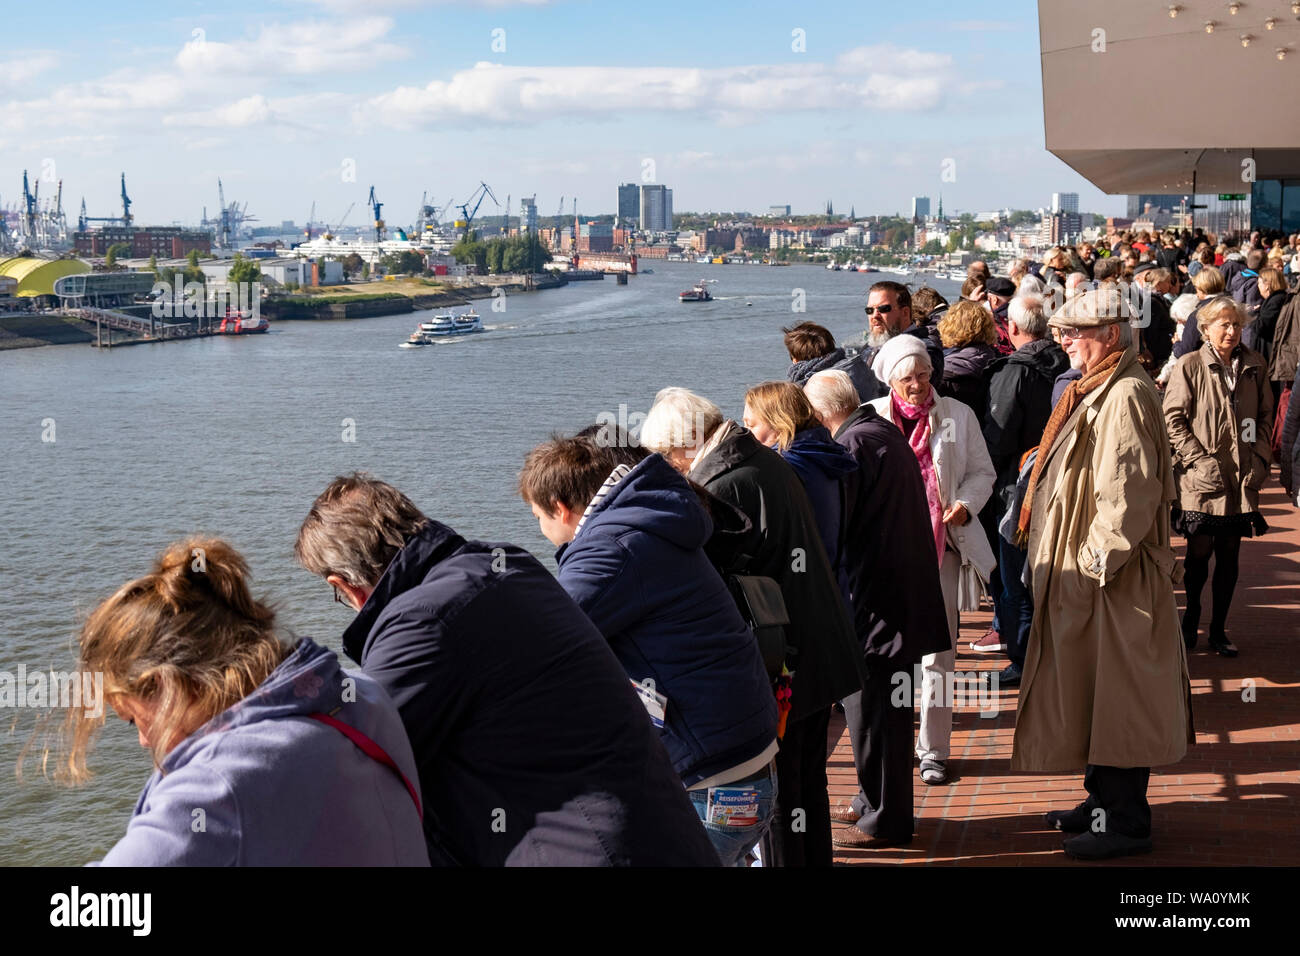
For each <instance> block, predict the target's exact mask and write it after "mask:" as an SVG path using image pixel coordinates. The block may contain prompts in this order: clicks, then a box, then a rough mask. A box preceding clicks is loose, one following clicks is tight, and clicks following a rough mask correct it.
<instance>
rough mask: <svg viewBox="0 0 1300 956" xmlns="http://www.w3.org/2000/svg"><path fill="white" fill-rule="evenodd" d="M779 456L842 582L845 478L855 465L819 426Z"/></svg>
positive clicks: (796, 438) (801, 434) (800, 434)
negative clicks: (795, 479) (789, 470)
mask: <svg viewBox="0 0 1300 956" xmlns="http://www.w3.org/2000/svg"><path fill="white" fill-rule="evenodd" d="M781 457H782V458H784V459H785V460H786V461H787V462H789V463H790V467H791V468H793V469H794V472H795V474H796V475H798V476H799V480H800V481H802V482H803V490H804V491H806V492H808V500H809V501H810V502H811V503H812V508H813V515H814V516H815V517H816V518H817V530H818V531H819V532H821V538H822V544H824V545H826V556H827V557H828V558H830V562H831V567H833V568H834V569H835V572H836V576H837V577H838V578H840V579H841V581H843V575H842V574H841V569H840V566H839V556H840V536H841V533H842V529H843V522H844V476H845V475H847V474H849V473H850V472H853V471H857V470H858V463H857V461H856V460H855V459H854V457H853V456H852V455H850V454H849V453H848V452H847V451H845V450H844V446H843V445H841V444H840V443H839V442H837V441H836V440H835V439H833V438H831V433H830V432H829V431H827V430H826V429H825V428H823V427H822V426H820V425H818V426H817V427H816V428H805V429H804V430H803V431H801V432H797V433H796V434H795V436H794V441H792V442H791V443H790V447H789V448H787V449H786V450H785V451H783V452H781ZM841 590H845V589H844V588H841ZM847 599H848V593H847V590H846V591H845V600H847Z"/></svg>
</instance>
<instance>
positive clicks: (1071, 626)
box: [1011, 288, 1194, 859]
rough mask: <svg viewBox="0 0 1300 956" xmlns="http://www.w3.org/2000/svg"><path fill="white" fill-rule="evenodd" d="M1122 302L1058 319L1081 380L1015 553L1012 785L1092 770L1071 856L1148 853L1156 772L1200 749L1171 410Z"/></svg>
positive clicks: (1056, 821)
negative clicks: (1182, 599)
mask: <svg viewBox="0 0 1300 956" xmlns="http://www.w3.org/2000/svg"><path fill="white" fill-rule="evenodd" d="M1126 319H1127V309H1126V305H1125V303H1124V302H1123V300H1122V297H1121V295H1120V294H1119V293H1118V292H1117V291H1115V290H1113V289H1106V288H1102V289H1098V290H1095V291H1091V292H1087V293H1084V294H1083V295H1081V296H1078V297H1076V298H1075V299H1072V300H1070V302H1068V303H1066V305H1065V306H1064V307H1063V308H1062V309H1061V310H1060V311H1059V312H1058V313H1057V314H1056V315H1055V316H1054V317H1053V318H1052V320H1051V323H1050V324H1052V325H1053V326H1055V327H1058V328H1059V329H1060V332H1061V342H1062V345H1063V347H1064V348H1065V351H1066V354H1067V355H1069V356H1070V363H1071V365H1072V366H1073V367H1075V368H1077V369H1079V370H1080V371H1081V372H1082V377H1081V378H1080V379H1079V380H1078V381H1076V382H1073V383H1072V384H1071V385H1070V386H1069V387H1068V388H1067V389H1066V391H1065V393H1064V395H1062V397H1061V400H1060V401H1059V402H1058V403H1057V405H1056V407H1055V408H1054V409H1053V411H1052V415H1051V417H1050V418H1049V420H1048V423H1047V427H1046V429H1045V430H1044V433H1043V441H1042V444H1041V445H1040V446H1039V454H1038V459H1037V462H1036V464H1035V466H1034V471H1033V473H1032V475H1031V477H1030V481H1029V488H1028V491H1027V493H1026V496H1025V504H1024V506H1023V507H1022V509H1021V513H1020V520H1019V523H1018V525H1017V537H1018V539H1019V540H1020V541H1021V542H1027V545H1028V555H1027V559H1028V563H1029V567H1030V570H1031V580H1030V588H1031V591H1032V594H1033V599H1034V607H1035V609H1036V610H1037V613H1036V614H1035V615H1034V619H1033V624H1032V625H1031V628H1030V634H1029V651H1028V654H1027V656H1026V660H1025V671H1024V678H1023V681H1022V685H1021V692H1020V708H1019V713H1018V715H1017V719H1016V731H1015V742H1014V746H1013V750H1012V756H1011V769H1012V770H1020V771H1035V772H1040V773H1043V772H1060V771H1065V770H1077V769H1078V768H1079V767H1083V768H1084V787H1085V789H1086V790H1087V791H1088V797H1087V799H1086V800H1084V801H1083V802H1082V803H1080V804H1079V805H1078V806H1076V807H1075V808H1074V809H1072V810H1068V811H1053V812H1051V813H1049V814H1047V821H1048V823H1049V824H1050V825H1052V826H1053V827H1056V828H1058V829H1061V830H1064V831H1066V832H1071V833H1076V834H1078V835H1077V836H1073V837H1071V838H1070V839H1067V840H1066V841H1065V843H1064V849H1065V851H1066V853H1067V854H1069V855H1070V856H1073V857H1076V858H1081V859H1105V858H1108V857H1114V856H1123V855H1127V854H1130V853H1142V852H1147V851H1149V850H1150V849H1151V808H1150V806H1149V804H1148V803H1147V799H1146V790H1147V783H1148V779H1149V776H1150V770H1151V767H1153V766H1158V765H1162V764H1171V763H1176V762H1177V761H1178V760H1180V759H1182V757H1183V755H1184V754H1185V753H1186V752H1187V746H1188V744H1189V743H1191V742H1192V741H1193V740H1194V737H1193V732H1192V722H1191V698H1190V687H1189V682H1188V677H1187V655H1186V650H1185V649H1184V647H1183V641H1182V635H1181V633H1180V630H1179V623H1178V608H1177V605H1176V603H1175V600H1174V584H1175V571H1174V569H1175V559H1174V552H1173V550H1172V548H1171V547H1170V542H1169V514H1170V505H1171V503H1172V501H1173V500H1174V497H1175V494H1176V492H1175V487H1174V480H1173V468H1172V463H1171V452H1170V445H1169V436H1168V434H1167V433H1166V431H1165V424H1164V416H1163V414H1162V411H1161V403H1160V399H1159V397H1158V396H1157V395H1156V392H1155V389H1154V388H1153V386H1152V384H1151V380H1150V379H1149V378H1148V377H1147V376H1146V374H1145V373H1144V372H1143V371H1142V369H1141V366H1140V365H1139V364H1138V359H1137V353H1136V351H1135V350H1134V348H1133V330H1132V327H1131V326H1130V325H1129V324H1128V322H1127V321H1126Z"/></svg>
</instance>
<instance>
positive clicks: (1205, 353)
mask: <svg viewBox="0 0 1300 956" xmlns="http://www.w3.org/2000/svg"><path fill="white" fill-rule="evenodd" d="M1196 321H1197V325H1198V327H1199V329H1200V333H1201V338H1202V340H1203V341H1202V345H1201V347H1200V348H1199V349H1197V350H1196V351H1195V352H1191V353H1189V354H1187V355H1184V356H1183V357H1182V358H1180V359H1179V360H1178V364H1177V365H1176V366H1174V370H1173V372H1172V373H1171V374H1170V376H1169V385H1168V387H1167V388H1166V390H1165V403H1164V411H1165V425H1166V427H1167V428H1168V431H1169V440H1170V441H1171V442H1172V443H1173V450H1174V458H1175V467H1174V477H1175V479H1176V480H1177V482H1178V503H1177V505H1176V506H1175V509H1174V510H1175V513H1174V519H1173V523H1172V525H1173V528H1174V530H1175V531H1177V532H1178V533H1179V534H1182V535H1184V536H1185V537H1186V538H1187V555H1186V558H1185V559H1184V562H1183V564H1184V577H1183V586H1184V588H1185V590H1186V592H1187V609H1186V611H1184V613H1183V641H1184V643H1185V644H1186V645H1187V649H1188V650H1191V649H1192V648H1193V647H1195V646H1196V637H1197V629H1198V628H1199V626H1200V621H1201V591H1202V590H1203V589H1204V587H1205V579H1206V578H1207V577H1208V576H1209V570H1210V567H1209V566H1210V556H1211V555H1213V556H1214V580H1213V583H1212V584H1211V586H1210V592H1211V594H1212V596H1213V600H1214V609H1213V612H1212V616H1211V618H1210V635H1209V636H1210V646H1211V647H1212V648H1213V649H1214V650H1215V652H1216V653H1218V654H1221V655H1222V656H1224V657H1236V656H1237V648H1236V647H1235V646H1234V645H1233V643H1232V641H1230V640H1228V635H1227V633H1226V632H1225V628H1226V625H1227V621H1228V606H1229V605H1230V604H1231V602H1232V592H1233V590H1234V589H1235V588H1236V586H1237V558H1238V554H1239V552H1240V550H1241V539H1242V537H1243V536H1246V535H1256V534H1263V533H1264V532H1265V531H1267V530H1268V525H1267V524H1265V522H1264V518H1263V516H1262V515H1261V514H1260V513H1259V489H1260V486H1262V485H1263V484H1264V479H1265V478H1267V477H1268V471H1269V464H1270V462H1271V460H1272V459H1271V448H1270V444H1271V436H1272V433H1273V389H1272V387H1271V386H1270V385H1269V381H1268V374H1267V373H1268V363H1267V362H1265V361H1264V358H1263V356H1261V355H1260V354H1259V353H1258V352H1254V351H1252V350H1250V349H1248V348H1246V347H1245V346H1244V345H1242V344H1241V328H1242V325H1244V324H1245V322H1246V313H1245V310H1244V309H1243V308H1242V307H1241V306H1240V305H1239V304H1238V303H1236V302H1234V301H1233V300H1232V299H1229V298H1228V297H1226V296H1221V297H1218V298H1215V299H1212V300H1211V301H1209V302H1207V303H1206V304H1205V305H1203V306H1202V307H1201V309H1200V310H1199V312H1198V313H1197V314H1196Z"/></svg>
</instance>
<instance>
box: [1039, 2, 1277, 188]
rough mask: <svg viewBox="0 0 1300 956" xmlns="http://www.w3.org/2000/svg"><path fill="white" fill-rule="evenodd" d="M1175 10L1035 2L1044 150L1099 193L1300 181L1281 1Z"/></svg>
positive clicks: (1140, 5) (1198, 4) (1213, 4)
mask: <svg viewBox="0 0 1300 956" xmlns="http://www.w3.org/2000/svg"><path fill="white" fill-rule="evenodd" d="M1176 6H1177V7H1178V8H1179V9H1178V15H1177V17H1172V18H1171V17H1170V16H1169V8H1170V4H1168V3H1162V2H1152V0H1090V2H1089V3H1086V4H1085V3H1065V2H1061V0H1039V3H1038V31H1039V44H1040V50H1041V54H1042V72H1043V131H1044V140H1045V145H1046V147H1047V149H1048V150H1049V151H1050V152H1051V153H1053V154H1054V155H1055V156H1057V157H1058V158H1059V159H1061V161H1062V162H1064V163H1065V164H1066V165H1068V166H1070V167H1071V168H1072V169H1074V170H1075V171H1076V172H1078V173H1079V174H1080V175H1081V176H1083V177H1084V178H1085V179H1087V180H1088V181H1090V182H1091V183H1093V184H1094V185H1095V186H1097V187H1098V188H1099V189H1101V190H1102V191H1104V192H1107V193H1163V194H1174V193H1179V192H1185V193H1191V192H1192V190H1193V188H1195V191H1196V192H1199V193H1232V194H1236V193H1249V192H1250V191H1251V184H1252V183H1253V182H1254V181H1255V180H1260V179H1287V178H1295V177H1300V124H1297V123H1296V122H1295V120H1294V117H1293V116H1292V115H1291V114H1290V111H1289V106H1288V105H1287V99H1288V97H1289V96H1290V95H1291V92H1292V91H1294V90H1295V89H1297V88H1300V20H1298V19H1297V18H1296V17H1295V15H1293V14H1292V13H1291V7H1290V3H1289V2H1281V0H1273V2H1264V0H1256V2H1253V3H1243V4H1242V5H1241V9H1240V11H1239V12H1238V13H1237V14H1236V15H1235V16H1234V15H1232V14H1230V13H1229V12H1228V7H1227V4H1225V3H1220V2H1217V0H1182V2H1181V3H1178V4H1176ZM1268 17H1272V18H1274V20H1275V23H1274V27H1273V29H1272V30H1268V29H1266V28H1265V24H1264V21H1265V19H1266V18H1268ZM1208 20H1213V21H1216V25H1215V29H1214V32H1213V33H1209V34H1207V33H1206V32H1205V23H1206V21H1208ZM1243 35H1248V36H1250V37H1251V40H1250V44H1249V45H1248V46H1242V42H1241V37H1242V36H1243ZM1278 50H1285V51H1287V52H1286V54H1285V57H1284V58H1283V59H1281V60H1279V59H1278V57H1277V51H1278ZM1139 78H1146V79H1147V80H1149V82H1146V83H1144V84H1143V85H1141V86H1139Z"/></svg>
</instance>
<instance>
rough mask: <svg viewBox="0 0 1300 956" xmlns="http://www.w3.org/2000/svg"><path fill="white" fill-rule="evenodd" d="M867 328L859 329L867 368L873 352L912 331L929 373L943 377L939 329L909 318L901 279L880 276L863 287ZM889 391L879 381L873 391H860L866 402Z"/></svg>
mask: <svg viewBox="0 0 1300 956" xmlns="http://www.w3.org/2000/svg"><path fill="white" fill-rule="evenodd" d="M865 311H866V313H867V328H866V331H865V332H863V333H862V338H863V341H864V343H865V345H864V348H863V350H862V353H861V354H862V360H863V362H864V364H865V365H866V366H867V367H868V368H870V367H871V365H872V363H874V362H875V360H876V353H877V352H879V351H880V349H881V347H882V346H883V345H884V344H885V343H886V342H888V341H889V340H890V339H892V338H893V337H894V336H896V335H914V336H916V337H917V338H918V339H920V340H921V341H922V342H923V343H925V351H926V353H927V354H929V356H930V363H931V364H932V365H933V366H934V371H933V372H931V373H930V377H931V378H932V379H933V380H934V381H936V382H938V381H942V380H943V345H942V344H941V343H940V341H939V332H938V330H937V329H936V328H934V327H931V326H928V325H920V324H918V323H916V322H915V321H914V320H913V318H912V293H911V292H910V291H908V288H907V286H905V285H903V284H902V283H901V282H890V281H889V280H882V281H880V282H877V283H876V284H875V285H873V286H872V287H871V288H870V289H869V290H868V291H867V307H866V309H865ZM888 394H889V386H887V385H884V384H882V385H881V386H880V390H879V391H878V392H877V394H875V395H863V396H861V397H862V400H863V401H864V402H868V401H870V400H871V399H873V398H882V397H884V396H885V395H888Z"/></svg>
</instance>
